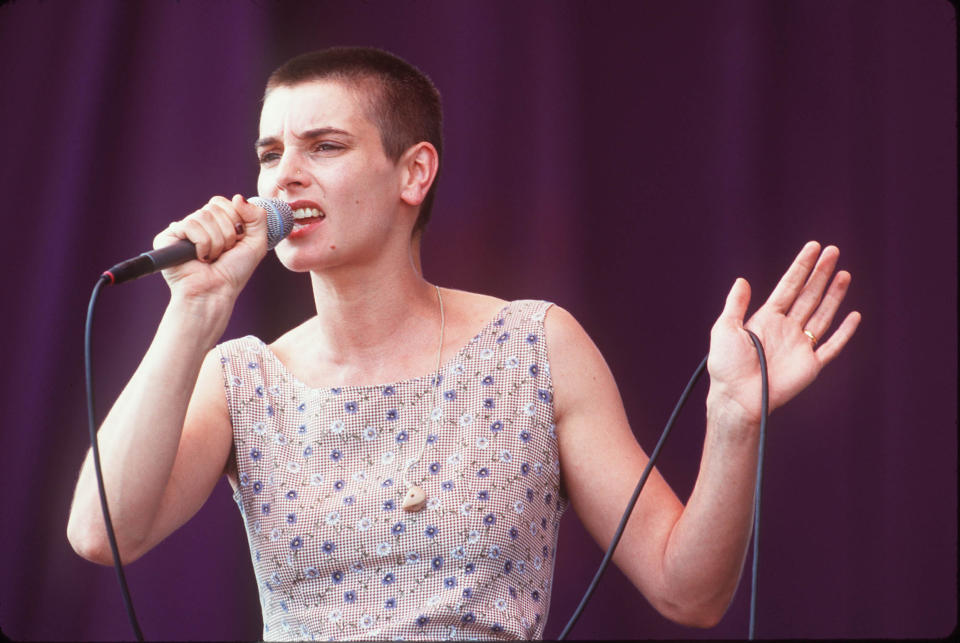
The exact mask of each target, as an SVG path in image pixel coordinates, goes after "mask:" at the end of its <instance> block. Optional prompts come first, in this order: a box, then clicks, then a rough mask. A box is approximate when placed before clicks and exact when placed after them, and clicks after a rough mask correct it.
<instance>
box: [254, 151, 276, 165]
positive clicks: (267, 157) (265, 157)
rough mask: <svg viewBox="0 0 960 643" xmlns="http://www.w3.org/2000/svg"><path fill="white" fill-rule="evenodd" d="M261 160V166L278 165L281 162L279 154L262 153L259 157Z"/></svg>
mask: <svg viewBox="0 0 960 643" xmlns="http://www.w3.org/2000/svg"><path fill="white" fill-rule="evenodd" d="M257 158H258V159H259V160H260V165H270V164H271V163H276V162H277V161H279V160H280V154H279V153H278V152H269V151H268V152H261V153H260V154H259V155H258V157H257Z"/></svg>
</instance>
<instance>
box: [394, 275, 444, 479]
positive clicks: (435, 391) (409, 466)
mask: <svg viewBox="0 0 960 643" xmlns="http://www.w3.org/2000/svg"><path fill="white" fill-rule="evenodd" d="M433 287H434V288H436V290H437V301H438V302H439V303H440V346H438V347H437V368H436V375H435V376H434V380H433V409H430V414H429V415H428V416H427V417H430V416H431V415H432V414H433V411H434V410H436V408H437V398H438V392H439V391H440V355H441V354H442V353H443V331H444V327H445V325H446V320H445V319H444V316H443V297H441V296H440V286H437V285H436V284H434V286H433ZM425 423H426V420H425V421H424V423H422V424H421V426H422V425H423V424H425ZM428 439H429V430H428V432H427V436H426V437H424V439H423V446H421V447H420V453H419V454H418V455H417V457H416V458H415V459H413V460H410V461H408V462H407V466H406V468H405V469H404V471H403V484H404V485H405V486H406V487H407V489H409V488H410V487H412V486H413V485H412V484H411V483H410V481H409V480H408V479H407V476H408V475H409V474H410V469H412V468H413V467H414V466H416V464H417V463H418V462H420V460H421V459H423V454H424V452H425V451H426V450H427V440H428Z"/></svg>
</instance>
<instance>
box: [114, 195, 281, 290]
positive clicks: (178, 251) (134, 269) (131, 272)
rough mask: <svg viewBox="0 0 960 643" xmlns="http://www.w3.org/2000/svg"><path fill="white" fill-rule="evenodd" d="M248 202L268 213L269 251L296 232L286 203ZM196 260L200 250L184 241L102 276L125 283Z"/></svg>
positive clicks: (142, 254)
mask: <svg viewBox="0 0 960 643" xmlns="http://www.w3.org/2000/svg"><path fill="white" fill-rule="evenodd" d="M247 201H248V202H249V203H252V204H253V205H256V206H259V207H261V208H263V209H264V210H266V211H267V250H272V249H273V248H274V246H276V245H277V244H278V243H280V242H281V241H283V239H284V238H285V237H286V236H287V235H288V234H290V232H291V231H293V210H291V209H290V205H289V204H288V203H287V202H285V201H281V200H280V199H264V198H261V197H258V196H255V197H251V198H249V199H247ZM196 258H197V248H196V246H195V245H193V242H192V241H190V240H188V239H181V240H180V241H177V242H176V243H173V244H171V245H169V246H165V247H163V248H157V249H156V250H151V251H149V252H144V253H141V254H139V255H137V256H136V257H133V258H132V259H127V260H126V261H121V262H120V263H118V264H117V265H115V266H114V267H113V268H110V269H109V270H105V271H104V273H103V277H106V278H107V281H108V283H110V284H122V283H123V282H125V281H132V280H134V279H139V278H140V277H143V276H144V275H149V274H152V273H154V272H157V271H158V270H163V269H164V268H169V267H171V266H176V265H179V264H181V263H186V262H187V261H190V260H191V259H196Z"/></svg>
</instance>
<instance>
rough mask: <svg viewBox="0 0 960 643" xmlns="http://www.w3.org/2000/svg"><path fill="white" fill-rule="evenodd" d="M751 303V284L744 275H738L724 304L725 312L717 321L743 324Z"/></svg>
mask: <svg viewBox="0 0 960 643" xmlns="http://www.w3.org/2000/svg"><path fill="white" fill-rule="evenodd" d="M749 305H750V284H749V283H748V282H747V280H746V279H744V278H743V277H737V278H736V280H735V281H734V282H733V286H732V287H731V288H730V292H729V293H727V300H726V302H725V303H724V306H723V312H721V313H720V318H719V319H718V320H717V321H725V322H731V323H735V324H736V325H738V326H743V318H744V317H745V316H746V314H747V307H748V306H749Z"/></svg>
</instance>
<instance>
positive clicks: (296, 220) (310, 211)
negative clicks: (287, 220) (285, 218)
mask: <svg viewBox="0 0 960 643" xmlns="http://www.w3.org/2000/svg"><path fill="white" fill-rule="evenodd" d="M326 217H327V215H325V214H324V213H323V212H321V211H320V210H318V209H317V208H298V209H296V210H294V211H293V226H294V229H296V228H298V227H301V228H302V227H303V226H308V225H310V224H311V223H317V222H319V221H322V220H323V219H325V218H326Z"/></svg>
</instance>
